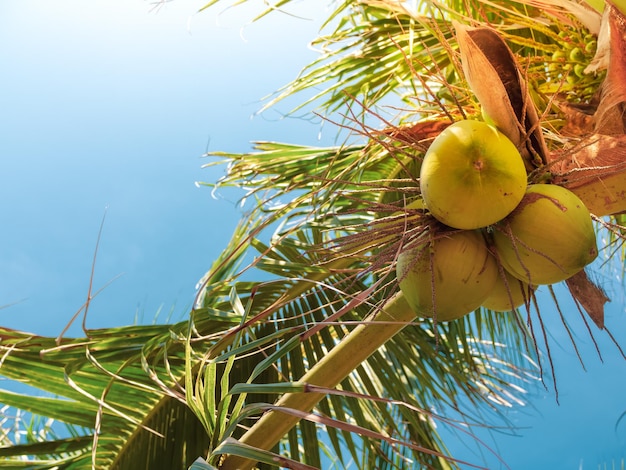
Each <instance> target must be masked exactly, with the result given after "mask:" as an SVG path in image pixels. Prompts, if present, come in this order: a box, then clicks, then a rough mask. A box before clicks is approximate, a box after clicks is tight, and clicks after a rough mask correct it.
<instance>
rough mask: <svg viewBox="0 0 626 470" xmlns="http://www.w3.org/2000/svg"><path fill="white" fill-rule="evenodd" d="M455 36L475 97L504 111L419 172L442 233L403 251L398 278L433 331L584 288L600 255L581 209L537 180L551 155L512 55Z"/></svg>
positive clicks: (449, 132)
mask: <svg viewBox="0 0 626 470" xmlns="http://www.w3.org/2000/svg"><path fill="white" fill-rule="evenodd" d="M455 28H456V31H457V38H458V41H459V49H460V52H461V57H462V62H463V70H464V73H465V76H466V79H467V81H468V84H469V85H470V88H472V90H473V91H474V92H475V94H476V96H477V98H478V99H479V101H480V102H481V103H482V102H483V100H485V101H489V103H492V104H493V103H498V106H493V105H491V106H489V107H488V110H485V109H484V108H483V117H484V118H485V119H484V120H460V121H457V122H455V123H453V124H451V125H450V126H448V127H447V128H446V129H445V130H443V131H442V132H441V133H440V134H439V135H438V136H437V137H436V138H435V139H434V140H433V142H432V144H431V145H430V147H429V148H428V150H427V152H426V153H425V155H424V159H423V162H422V165H421V169H420V192H421V197H422V202H421V204H423V206H424V208H425V209H426V210H427V213H429V214H430V215H432V217H434V218H435V219H436V220H437V221H439V223H440V225H439V228H438V229H437V230H431V231H428V232H426V233H425V234H424V235H423V236H421V237H418V238H416V239H413V240H410V241H409V242H408V243H407V244H406V246H405V247H404V248H403V249H402V251H401V252H400V254H399V256H398V259H397V263H396V277H397V281H398V284H399V287H400V289H401V291H402V292H403V294H404V296H405V298H406V299H407V301H408V303H409V305H410V306H411V308H412V309H413V310H414V312H415V313H416V314H417V315H418V316H422V317H434V318H435V319H436V320H437V321H448V320H454V319H457V318H460V317H462V316H464V315H466V314H468V313H469V312H472V311H474V310H476V309H477V308H480V307H484V308H487V309H489V310H493V311H511V310H514V309H516V308H518V307H520V306H521V305H524V304H527V305H528V304H529V302H530V299H531V297H532V295H533V292H534V290H535V289H536V288H537V286H538V285H541V284H555V283H558V282H561V281H567V282H568V286H569V283H570V282H572V284H575V283H576V284H579V281H580V276H581V275H582V276H583V277H585V276H584V268H585V266H587V265H588V264H589V263H591V262H592V261H593V260H594V259H595V258H596V257H597V254H598V248H597V244H596V234H595V231H594V227H593V223H592V215H591V213H590V211H589V209H588V208H587V207H586V206H585V203H584V202H583V201H582V200H581V198H579V197H578V196H577V195H576V194H575V193H574V192H572V191H570V190H569V189H567V188H565V187H564V185H559V184H555V183H557V182H558V181H557V180H554V181H551V180H549V179H546V178H545V171H541V170H544V169H545V168H546V167H547V164H548V162H549V161H550V155H549V153H548V151H547V147H546V144H545V142H544V140H543V135H542V132H541V128H540V126H539V118H538V116H537V113H536V111H535V108H534V106H533V104H532V102H531V100H530V95H529V92H528V90H527V85H526V82H525V80H524V77H523V76H522V74H521V73H520V72H519V70H518V67H517V64H516V61H515V57H514V56H513V54H512V52H511V51H510V49H509V48H508V47H507V46H506V44H505V43H504V41H503V40H502V39H501V38H500V37H499V36H498V35H497V34H496V33H495V32H494V31H493V30H490V29H488V28H470V27H467V26H464V25H460V24H456V25H455ZM463 59H464V60H463ZM485 77H487V78H488V79H482V78H485ZM494 77H495V78H494ZM574 278H576V280H575V281H574V280H573V279H574ZM585 279H586V277H585ZM570 280H571V281H570ZM587 281H588V280H587ZM587 281H586V282H587ZM570 291H571V289H570Z"/></svg>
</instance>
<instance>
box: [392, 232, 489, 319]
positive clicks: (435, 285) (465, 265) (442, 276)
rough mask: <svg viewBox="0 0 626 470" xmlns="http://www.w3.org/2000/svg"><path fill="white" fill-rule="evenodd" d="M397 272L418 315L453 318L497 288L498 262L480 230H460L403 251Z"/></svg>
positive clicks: (475, 304) (407, 297) (402, 287)
mask: <svg viewBox="0 0 626 470" xmlns="http://www.w3.org/2000/svg"><path fill="white" fill-rule="evenodd" d="M396 275H397V279H398V282H399V285H400V289H401V291H402V292H403V294H404V296H405V298H406V300H407V302H408V304H409V305H410V306H411V308H412V309H413V311H414V312H415V313H416V314H417V315H418V316H420V317H434V318H435V319H436V320H437V321H449V320H455V319H457V318H460V317H462V316H464V315H466V314H468V313H470V312H472V311H473V310H476V309H477V308H478V307H480V305H481V304H482V302H483V301H484V300H485V299H486V298H487V296H488V295H489V293H490V292H491V290H492V289H493V286H494V284H495V282H496V278H497V276H498V267H497V264H496V261H495V258H494V257H493V256H492V255H491V253H490V252H489V250H488V249H487V245H486V243H485V240H484V238H483V236H482V234H481V233H480V232H478V231H458V232H449V233H447V234H438V235H437V236H436V237H431V240H430V241H422V242H417V243H416V245H415V246H413V247H409V248H408V249H407V250H406V251H403V252H402V253H401V254H400V255H399V257H398V262H397V264H396Z"/></svg>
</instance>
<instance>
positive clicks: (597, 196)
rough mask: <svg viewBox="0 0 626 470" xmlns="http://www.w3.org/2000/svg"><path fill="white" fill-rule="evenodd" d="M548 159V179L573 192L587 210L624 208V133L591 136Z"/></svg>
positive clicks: (610, 211)
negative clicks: (549, 174)
mask: <svg viewBox="0 0 626 470" xmlns="http://www.w3.org/2000/svg"><path fill="white" fill-rule="evenodd" d="M550 159H551V160H553V161H554V163H553V164H552V165H551V168H550V170H551V172H552V175H553V180H552V182H553V183H555V184H558V185H561V186H564V187H566V188H567V189H569V190H571V191H573V192H574V193H576V194H577V195H578V197H579V198H580V199H582V201H583V202H584V203H585V205H586V206H587V208H588V209H589V212H591V213H592V214H595V215H597V216H603V215H609V214H617V213H620V212H623V211H626V135H614V136H609V135H598V134H595V135H591V136H589V137H586V138H584V139H582V140H581V141H580V142H578V143H577V144H576V145H575V146H574V147H571V148H566V149H563V150H559V151H555V152H554V153H553V154H552V155H551V157H550Z"/></svg>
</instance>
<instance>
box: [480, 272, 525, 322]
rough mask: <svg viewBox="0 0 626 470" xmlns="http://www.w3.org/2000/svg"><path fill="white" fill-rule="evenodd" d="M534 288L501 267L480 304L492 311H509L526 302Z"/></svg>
mask: <svg viewBox="0 0 626 470" xmlns="http://www.w3.org/2000/svg"><path fill="white" fill-rule="evenodd" d="M534 290H535V288H534V287H533V286H531V285H530V284H528V283H526V282H524V281H520V280H519V279H517V278H516V277H514V276H513V275H512V274H511V273H509V272H508V271H507V270H506V269H503V270H502V272H501V273H500V274H499V275H498V278H497V280H496V283H495V285H494V286H493V289H492V290H491V292H490V293H489V296H488V297H487V299H485V301H483V303H482V304H481V306H482V307H484V308H486V309H489V310H492V311H494V312H510V311H512V310H515V309H516V308H518V307H521V306H522V305H524V304H525V303H526V302H528V301H529V300H530V297H531V295H532V293H533V291H534Z"/></svg>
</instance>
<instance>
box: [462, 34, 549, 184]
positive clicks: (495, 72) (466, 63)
mask: <svg viewBox="0 0 626 470" xmlns="http://www.w3.org/2000/svg"><path fill="white" fill-rule="evenodd" d="M454 27H455V29H456V34H457V41H458V43H459V50H460V52H461V63H462V65H463V71H464V73H465V78H466V79H467V82H468V84H469V86H470V88H471V89H472V92H473V93H474V94H475V95H476V98H478V101H479V102H480V104H481V106H482V108H483V111H484V113H485V114H486V115H487V116H488V117H489V118H490V119H492V120H493V122H494V123H495V125H496V126H497V127H498V129H500V131H501V132H502V133H503V134H505V135H506V136H507V137H508V138H509V139H510V140H511V141H512V142H513V143H514V144H515V145H516V146H517V147H518V148H519V149H520V153H521V154H522V157H523V158H524V162H525V164H526V169H527V170H528V171H532V170H534V169H535V168H537V167H539V166H542V165H544V164H545V163H546V155H547V150H546V144H545V141H544V139H543V134H542V132H541V127H540V125H539V116H538V115H537V110H536V109H535V105H534V104H533V102H532V100H531V98H530V94H529V93H528V86H527V84H526V79H525V78H524V76H523V75H522V73H521V72H520V69H519V67H518V65H517V61H516V59H515V56H514V54H513V52H512V51H511V50H510V49H509V47H508V46H507V45H506V43H505V42H504V40H503V39H502V37H501V36H500V35H499V34H498V33H497V32H496V31H495V30H493V29H492V28H488V27H479V28H473V27H470V26H467V25H463V24H461V23H458V22H454Z"/></svg>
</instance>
